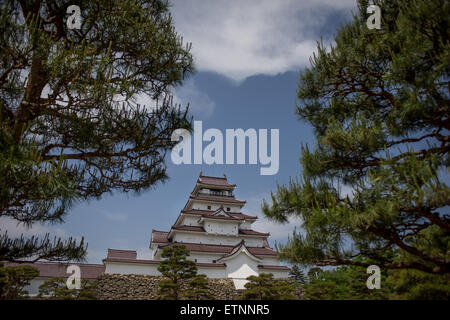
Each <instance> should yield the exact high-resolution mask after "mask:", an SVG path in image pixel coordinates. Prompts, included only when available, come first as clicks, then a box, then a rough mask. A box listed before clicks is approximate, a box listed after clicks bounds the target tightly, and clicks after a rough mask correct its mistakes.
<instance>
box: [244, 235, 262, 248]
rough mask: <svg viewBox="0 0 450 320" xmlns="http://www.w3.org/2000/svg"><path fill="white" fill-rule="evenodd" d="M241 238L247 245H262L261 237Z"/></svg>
mask: <svg viewBox="0 0 450 320" xmlns="http://www.w3.org/2000/svg"><path fill="white" fill-rule="evenodd" d="M243 239H244V242H245V245H246V246H247V247H262V246H263V245H264V240H263V239H262V238H259V239H258V238H250V237H245V238H243Z"/></svg>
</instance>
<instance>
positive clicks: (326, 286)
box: [303, 266, 450, 300]
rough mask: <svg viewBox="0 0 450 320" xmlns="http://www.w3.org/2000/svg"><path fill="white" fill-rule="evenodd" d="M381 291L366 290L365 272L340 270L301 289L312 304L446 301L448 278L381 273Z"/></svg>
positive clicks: (408, 272)
mask: <svg viewBox="0 0 450 320" xmlns="http://www.w3.org/2000/svg"><path fill="white" fill-rule="evenodd" d="M381 271H382V272H381V288H380V289H372V290H369V289H368V288H367V285H366V281H367V278H368V277H369V274H367V272H366V269H365V268H361V267H355V266H342V267H337V268H335V269H332V270H322V271H320V272H319V273H316V272H314V273H315V274H316V275H317V276H313V277H310V278H309V281H308V282H307V283H306V284H304V285H303V288H304V289H305V298H307V299H312V300H367V299H371V300H379V299H391V300H399V299H401V300H405V299H407V300H448V299H449V292H450V278H449V276H448V274H445V275H441V274H430V273H425V272H423V271H418V270H381Z"/></svg>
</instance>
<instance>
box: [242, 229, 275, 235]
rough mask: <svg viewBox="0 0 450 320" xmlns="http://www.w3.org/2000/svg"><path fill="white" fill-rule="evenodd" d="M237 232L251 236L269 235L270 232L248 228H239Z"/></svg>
mask: <svg viewBox="0 0 450 320" xmlns="http://www.w3.org/2000/svg"><path fill="white" fill-rule="evenodd" d="M239 234H245V235H252V236H269V235H270V233H265V232H258V231H255V230H250V229H239Z"/></svg>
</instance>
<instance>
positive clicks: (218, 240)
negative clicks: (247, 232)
mask: <svg viewBox="0 0 450 320" xmlns="http://www.w3.org/2000/svg"><path fill="white" fill-rule="evenodd" d="M242 239H244V242H245V245H246V246H248V247H262V246H263V245H264V241H263V239H262V238H253V237H242V236H236V235H235V236H223V235H215V234H201V233H188V232H186V233H183V232H179V231H178V232H177V233H176V234H175V235H174V237H173V241H176V242H187V243H202V244H218V245H230V246H235V245H237V244H238V243H239V242H241V240H242Z"/></svg>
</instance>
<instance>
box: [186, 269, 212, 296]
mask: <svg viewBox="0 0 450 320" xmlns="http://www.w3.org/2000/svg"><path fill="white" fill-rule="evenodd" d="M184 296H185V297H186V298H188V299H192V300H211V299H212V298H213V297H214V296H213V295H212V294H211V293H210V292H209V288H208V278H207V277H206V275H205V274H198V275H197V276H195V278H193V279H192V280H191V281H189V289H188V290H186V292H185V293H184Z"/></svg>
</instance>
